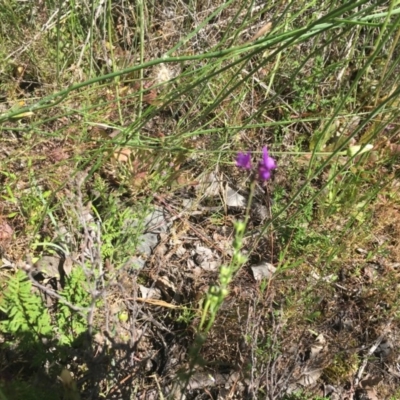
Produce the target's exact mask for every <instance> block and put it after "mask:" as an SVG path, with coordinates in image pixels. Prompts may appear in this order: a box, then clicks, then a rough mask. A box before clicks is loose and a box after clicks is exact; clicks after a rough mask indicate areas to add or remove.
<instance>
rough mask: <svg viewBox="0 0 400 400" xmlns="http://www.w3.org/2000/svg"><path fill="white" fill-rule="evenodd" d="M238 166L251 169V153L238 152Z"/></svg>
mask: <svg viewBox="0 0 400 400" xmlns="http://www.w3.org/2000/svg"><path fill="white" fill-rule="evenodd" d="M236 166H237V167H239V168H244V169H251V154H250V152H248V153H238V155H237V157H236Z"/></svg>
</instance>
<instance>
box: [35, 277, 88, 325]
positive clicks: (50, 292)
mask: <svg viewBox="0 0 400 400" xmlns="http://www.w3.org/2000/svg"><path fill="white" fill-rule="evenodd" d="M28 276H29V279H30V280H31V281H32V285H33V286H36V287H37V288H38V289H40V290H41V291H43V292H44V293H46V294H48V295H49V296H50V297H54V298H56V299H58V300H60V301H61V302H62V303H63V304H65V305H66V306H68V307H69V308H70V309H71V310H74V311H76V312H78V313H79V314H80V315H82V317H84V318H85V317H86V315H85V314H83V313H82V311H86V310H87V308H84V307H76V306H74V305H73V304H71V303H70V302H69V301H67V300H65V299H64V298H63V297H62V296H60V295H59V294H58V293H56V292H55V291H54V290H52V289H49V288H47V287H46V286H44V285H42V284H40V283H39V282H37V281H36V280H35V278H34V277H33V276H32V271H31V272H29V273H28Z"/></svg>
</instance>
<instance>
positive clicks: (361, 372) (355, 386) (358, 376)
mask: <svg viewBox="0 0 400 400" xmlns="http://www.w3.org/2000/svg"><path fill="white" fill-rule="evenodd" d="M392 321H393V318H391V319H390V320H389V322H388V323H387V324H386V326H385V329H384V330H383V333H382V335H380V336H379V337H378V339H376V341H375V343H374V344H373V345H372V346H371V348H370V349H369V350H368V353H367V354H366V355H365V357H364V360H363V362H362V364H361V366H360V368H359V369H358V371H357V375H356V377H355V379H354V385H353V387H354V388H357V386H358V385H359V383H360V380H361V377H362V375H363V373H364V369H365V367H366V366H367V364H368V359H369V357H371V355H372V354H374V353H375V351H376V349H377V348H378V347H379V345H380V344H381V342H382V340H383V339H384V338H385V336H386V333H387V331H388V329H389V326H390V325H391V323H392Z"/></svg>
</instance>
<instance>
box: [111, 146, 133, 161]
mask: <svg viewBox="0 0 400 400" xmlns="http://www.w3.org/2000/svg"><path fill="white" fill-rule="evenodd" d="M130 155H131V150H130V149H126V148H124V149H119V150H116V151H115V152H114V158H115V159H116V160H117V161H119V162H122V163H125V162H127V161H128V160H129V157H130Z"/></svg>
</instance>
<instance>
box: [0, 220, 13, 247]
mask: <svg viewBox="0 0 400 400" xmlns="http://www.w3.org/2000/svg"><path fill="white" fill-rule="evenodd" d="M13 233H14V230H13V229H12V228H11V226H10V225H9V224H8V223H7V222H6V221H1V220H0V241H1V242H6V241H8V240H10V239H11V238H12V235H13Z"/></svg>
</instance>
